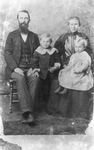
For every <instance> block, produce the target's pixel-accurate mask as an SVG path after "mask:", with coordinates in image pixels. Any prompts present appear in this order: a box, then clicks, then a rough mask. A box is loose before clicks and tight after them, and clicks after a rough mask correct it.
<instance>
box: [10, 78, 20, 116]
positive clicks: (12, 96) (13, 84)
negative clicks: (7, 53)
mask: <svg viewBox="0 0 94 150" xmlns="http://www.w3.org/2000/svg"><path fill="white" fill-rule="evenodd" d="M9 84H10V106H9V110H10V113H12V104H13V103H17V102H19V100H18V95H17V88H16V81H13V79H10V80H9Z"/></svg>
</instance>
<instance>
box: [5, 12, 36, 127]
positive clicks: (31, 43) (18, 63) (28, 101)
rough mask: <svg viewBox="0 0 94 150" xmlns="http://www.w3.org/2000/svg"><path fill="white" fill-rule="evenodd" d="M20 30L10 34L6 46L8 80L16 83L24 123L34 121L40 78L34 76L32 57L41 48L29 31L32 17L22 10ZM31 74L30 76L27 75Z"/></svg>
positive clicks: (19, 19)
mask: <svg viewBox="0 0 94 150" xmlns="http://www.w3.org/2000/svg"><path fill="white" fill-rule="evenodd" d="M17 19H18V23H19V29H18V30H15V31H13V32H11V33H9V35H8V37H7V40H6V45H5V60H6V63H7V67H6V74H7V77H8V78H7V79H9V78H10V77H11V78H12V79H13V80H14V81H16V85H17V92H18V98H19V102H20V107H21V110H22V123H27V124H29V123H32V122H33V121H34V116H33V108H34V100H35V95H36V96H37V93H36V92H37V91H38V90H36V88H37V84H38V78H37V77H36V74H34V75H33V76H32V69H31V68H32V56H33V52H34V50H35V49H36V48H37V47H38V46H39V39H38V36H37V35H36V34H35V33H33V32H31V31H29V30H28V26H29V22H30V15H29V13H28V12H27V11H26V10H22V11H20V12H19V13H18V15H17ZM28 73H29V76H28V75H27V74H28Z"/></svg>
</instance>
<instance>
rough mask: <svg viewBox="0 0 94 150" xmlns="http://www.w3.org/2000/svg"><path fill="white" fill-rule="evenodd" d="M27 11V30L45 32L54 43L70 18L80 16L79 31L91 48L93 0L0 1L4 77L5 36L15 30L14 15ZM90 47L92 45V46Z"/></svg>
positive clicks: (0, 70)
mask: <svg viewBox="0 0 94 150" xmlns="http://www.w3.org/2000/svg"><path fill="white" fill-rule="evenodd" d="M21 9H26V10H28V11H29V12H30V16H31V22H30V26H29V29H30V30H32V31H34V32H35V33H37V34H41V33H43V32H48V33H50V34H51V35H52V37H53V44H54V42H55V40H56V39H57V38H58V37H59V36H60V35H61V34H62V33H64V32H66V30H67V21H68V18H69V17H70V16H73V15H76V16H78V17H80V20H81V24H82V26H81V29H80V30H83V31H84V32H85V33H86V34H87V35H88V36H89V37H90V40H91V43H92V46H93V45H94V0H0V75H3V74H4V68H5V62H4V58H3V51H4V45H5V40H6V37H7V35H8V33H9V32H10V31H12V30H14V29H17V27H18V22H17V13H18V11H19V10H21ZM93 47H94V46H93Z"/></svg>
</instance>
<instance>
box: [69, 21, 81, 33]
mask: <svg viewBox="0 0 94 150" xmlns="http://www.w3.org/2000/svg"><path fill="white" fill-rule="evenodd" d="M69 29H70V31H71V32H72V33H74V32H76V31H78V29H79V22H78V20H77V19H71V20H69Z"/></svg>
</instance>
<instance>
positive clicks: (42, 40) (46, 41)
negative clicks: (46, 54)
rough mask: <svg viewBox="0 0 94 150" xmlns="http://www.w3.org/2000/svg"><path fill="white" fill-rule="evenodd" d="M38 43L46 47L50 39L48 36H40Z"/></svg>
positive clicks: (49, 43)
mask: <svg viewBox="0 0 94 150" xmlns="http://www.w3.org/2000/svg"><path fill="white" fill-rule="evenodd" d="M40 44H41V46H42V47H43V48H45V49H47V48H48V47H49V46H50V45H51V41H50V39H49V38H42V39H41V40H40Z"/></svg>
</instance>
